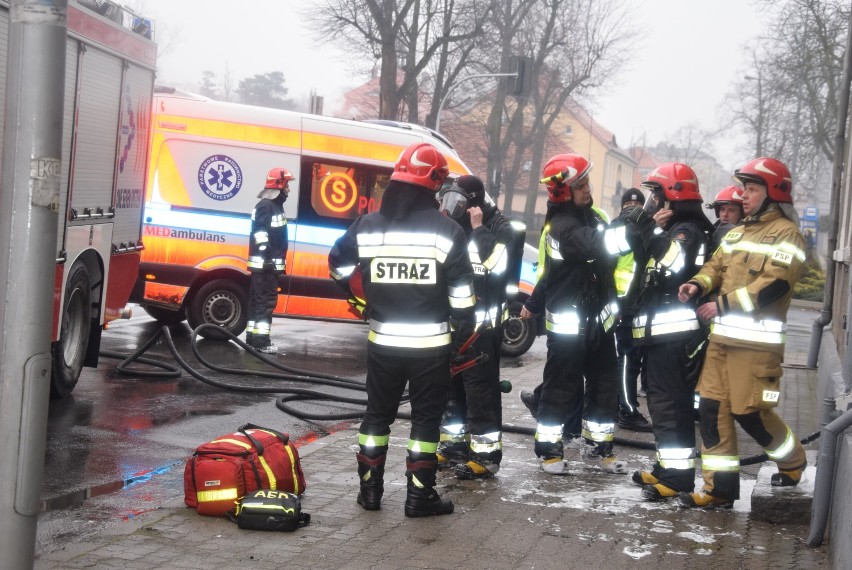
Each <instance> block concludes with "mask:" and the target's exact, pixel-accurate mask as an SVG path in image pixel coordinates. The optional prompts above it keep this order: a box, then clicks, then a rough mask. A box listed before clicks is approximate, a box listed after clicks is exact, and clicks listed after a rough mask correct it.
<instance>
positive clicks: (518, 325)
mask: <svg viewBox="0 0 852 570" xmlns="http://www.w3.org/2000/svg"><path fill="white" fill-rule="evenodd" d="M523 306H524V305H523V303H521V302H520V301H513V302H512V303H510V304H509V318H508V319H507V320H506V322H505V323H503V344H502V346H501V350H500V352H501V353H503V355H505V356H520V355H522V354H524V353H525V352H526V351H528V350H529V349H530V347H531V346H532V344H533V342H535V337H536V330H535V319H527V320H523V319H521V308H522V307H523Z"/></svg>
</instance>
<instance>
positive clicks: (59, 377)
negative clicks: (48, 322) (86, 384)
mask: <svg viewBox="0 0 852 570" xmlns="http://www.w3.org/2000/svg"><path fill="white" fill-rule="evenodd" d="M91 313H92V303H91V284H90V280H89V271H88V270H87V269H86V266H85V265H83V264H79V265H75V266H74V267H73V268H72V269H71V273H70V275H69V276H68V281H67V282H66V283H65V298H64V302H63V306H62V316H61V320H60V323H59V326H60V329H59V340H58V341H56V342H54V343H53V346H52V347H51V352H52V353H53V377H52V379H51V380H52V381H51V383H50V397H51V399H54V400H55V399H57V398H61V397H63V396H67V395H68V394H70V393H71V391H72V390H74V386H76V385H77V380H78V379H79V378H80V372H81V371H82V370H83V362H84V361H85V360H86V351H87V350H88V348H89V334H90V333H91V330H92V314H91Z"/></svg>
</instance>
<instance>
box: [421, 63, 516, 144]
mask: <svg viewBox="0 0 852 570" xmlns="http://www.w3.org/2000/svg"><path fill="white" fill-rule="evenodd" d="M483 77H518V74H517V73H481V74H478V75H468V76H467V77H462V78H461V79H459V80H458V81H457V82H456V83H455V84H454V85H453V86H452V87H450V88H449V89H447V92H446V93H445V94H444V97H443V98H442V99H441V103H440V104H439V105H438V112H437V113H436V114H435V130H436V131H437V132H439V133H440V132H441V110H442V109H443V108H444V103H446V102H447V99H449V98H450V95H452V93H453V91H455V90H456V87H458V86H459V85H461V84H462V83H464V82H465V81H468V80H469V79H481V78H483Z"/></svg>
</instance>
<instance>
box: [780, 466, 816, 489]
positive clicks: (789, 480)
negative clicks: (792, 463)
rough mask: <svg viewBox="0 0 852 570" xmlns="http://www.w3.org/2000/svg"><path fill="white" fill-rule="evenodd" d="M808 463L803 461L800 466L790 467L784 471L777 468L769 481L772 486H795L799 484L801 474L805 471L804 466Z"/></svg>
mask: <svg viewBox="0 0 852 570" xmlns="http://www.w3.org/2000/svg"><path fill="white" fill-rule="evenodd" d="M807 466H808V464H807V463H805V464H804V465H802V466H801V467H798V468H796V469H790V470H786V471H782V470H781V469H779V470H778V473H773V474H772V479H771V483H772V486H773V487H795V486H796V485H798V484H799V481H801V480H802V474H803V473H804V472H805V467H807Z"/></svg>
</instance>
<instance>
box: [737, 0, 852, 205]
mask: <svg viewBox="0 0 852 570" xmlns="http://www.w3.org/2000/svg"><path fill="white" fill-rule="evenodd" d="M763 4H765V6H766V9H767V11H769V10H770V9H772V10H773V12H775V13H776V16H775V17H774V19H773V20H772V23H771V26H770V29H772V30H781V31H782V32H783V33H777V34H771V35H769V36H768V37H766V38H762V39H761V40H760V44H759V46H758V47H757V48H755V55H754V57H753V58H752V61H751V62H750V65H749V67H748V68H747V69H746V70H745V73H744V74H743V76H742V80H741V81H740V82H738V84H737V85H735V87H734V92H733V94H732V97H731V103H730V105H729V108H730V110H731V114H732V117H733V120H734V121H735V122H736V123H737V124H738V125H739V126H740V127H741V128H743V129H744V131H745V132H746V134H747V135H748V136H749V139H750V141H751V149H749V150H751V151H753V152H754V154H755V156H764V155H770V156H774V157H777V158H779V159H780V160H783V161H784V162H785V163H787V165H788V166H789V168H790V171H791V174H792V175H793V179H794V184H795V186H796V194H797V196H798V198H797V200H802V201H806V200H811V201H812V200H813V197H814V194H815V192H816V185H817V184H819V183H820V182H819V181H820V180H821V177H820V172H821V171H823V170H824V165H825V162H826V161H829V162H831V161H833V160H834V158H835V157H834V156H833V154H834V148H833V143H834V131H835V129H836V121H837V109H838V101H837V97H838V93H839V86H840V78H841V76H842V63H843V53H844V49H845V43H846V31H847V30H846V27H847V23H848V18H849V10H850V5H849V2H846V1H842V0H786V1H785V2H784V3H783V4H782V5H780V6H778V5H777V3H771V2H767V1H764V2H763Z"/></svg>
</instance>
